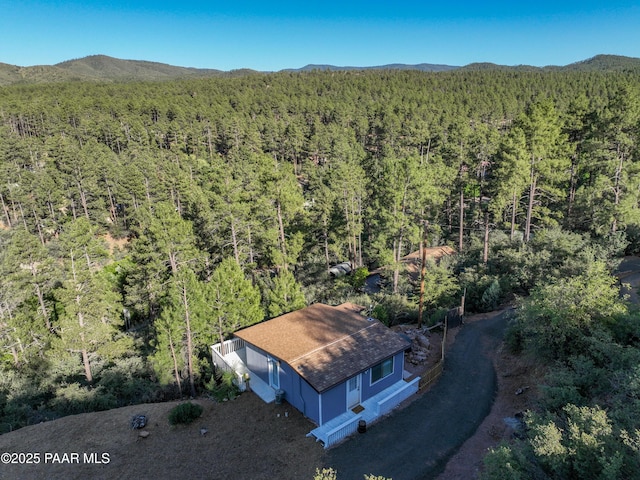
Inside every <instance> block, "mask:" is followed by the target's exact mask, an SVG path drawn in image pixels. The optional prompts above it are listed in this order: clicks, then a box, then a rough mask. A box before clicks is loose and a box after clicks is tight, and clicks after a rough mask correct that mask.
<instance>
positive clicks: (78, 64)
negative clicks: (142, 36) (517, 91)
mask: <svg viewBox="0 0 640 480" xmlns="http://www.w3.org/2000/svg"><path fill="white" fill-rule="evenodd" d="M458 69H459V70H514V71H524V72H530V71H585V72H587V71H590V72H593V71H615V72H621V71H626V72H640V58H633V57H623V56H620V55H596V56H595V57H592V58H589V59H587V60H583V61H581V62H576V63H572V64H570V65H566V66H553V65H550V66H546V67H533V66H529V65H516V66H506V65H496V64H494V63H471V64H469V65H466V66H464V67H456V66H452V65H440V64H430V63H420V64H416V65H408V64H403V63H392V64H388V65H380V66H372V67H366V66H365V67H351V66H347V67H340V66H335V65H314V64H309V65H306V66H304V67H302V68H297V69H286V70H282V71H285V72H306V71H313V70H331V71H351V70H419V71H423V72H446V71H452V70H458ZM253 73H256V72H255V71H254V70H249V69H241V70H232V71H230V72H224V71H221V70H215V69H205V68H187V67H176V66H173V65H168V64H165V63H157V62H148V61H144V60H121V59H118V58H113V57H108V56H106V55H92V56H89V57H84V58H79V59H75V60H68V61H66V62H62V63H58V64H56V65H38V66H33V67H18V66H15V65H8V64H6V63H0V86H2V85H12V84H20V83H23V84H33V83H51V82H69V81H100V82H127V81H159V80H173V79H178V78H205V77H217V76H242V75H251V74H253Z"/></svg>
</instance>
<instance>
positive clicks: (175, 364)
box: [169, 333, 182, 396]
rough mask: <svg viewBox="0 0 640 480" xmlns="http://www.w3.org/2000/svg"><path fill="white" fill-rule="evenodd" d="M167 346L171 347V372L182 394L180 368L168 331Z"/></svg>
mask: <svg viewBox="0 0 640 480" xmlns="http://www.w3.org/2000/svg"><path fill="white" fill-rule="evenodd" d="M169 348H170V349H171V359H172V360H173V374H174V375H175V376H176V383H177V384H178V391H179V392H180V396H182V382H181V381H180V369H179V368H178V357H177V356H176V349H175V347H174V345H173V337H172V336H171V333H169Z"/></svg>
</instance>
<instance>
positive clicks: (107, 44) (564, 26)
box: [0, 0, 640, 70]
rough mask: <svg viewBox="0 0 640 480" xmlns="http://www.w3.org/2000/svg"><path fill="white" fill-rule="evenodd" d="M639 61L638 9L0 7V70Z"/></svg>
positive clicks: (236, 2)
mask: <svg viewBox="0 0 640 480" xmlns="http://www.w3.org/2000/svg"><path fill="white" fill-rule="evenodd" d="M599 53H608V54H616V55H626V56H630V57H640V2H639V1H638V0H635V1H617V0H610V1H599V2H595V1H589V0H583V1H574V0H570V1H562V0H557V1H547V0H537V1H536V0H531V1H524V0H523V1H520V0H510V1H497V0H496V1H488V2H487V1H485V2H483V1H473V2H472V1H456V0H448V1H447V0H440V1H438V2H431V1H407V0H396V1H384V2H383V1H377V0H370V1H362V0H356V1H349V0H342V1H335V0H325V1H317V0H298V1H295V2H288V1H278V0H269V1H262V2H256V1H242V0H224V1H220V0H202V1H191V0H182V1H181V0H176V1H171V2H169V1H164V0H158V1H155V2H153V1H148V0H143V1H136V0H129V1H122V0H103V1H96V0H71V1H65V0H0V62H3V63H9V64H12V65H20V66H31V65H51V64H55V63H59V62H62V61H65V60H70V59H73V58H80V57H84V56H87V55H94V54H104V55H109V56H112V57H117V58H122V59H134V60H150V61H156V62H162V63H169V64H172V65H180V66H187V67H199V68H217V69H221V70H231V69H236V68H243V67H246V68H253V69H256V70H280V69H283V68H299V67H302V66H304V65H306V64H309V63H314V64H333V65H340V66H372V65H383V64H388V63H408V64H416V63H441V64H448V65H466V64H468V63H472V62H494V63H499V64H505V65H519V64H528V65H537V66H544V65H565V64H568V63H572V62H576V61H579V60H584V59H587V58H589V57H592V56H594V55H597V54H599Z"/></svg>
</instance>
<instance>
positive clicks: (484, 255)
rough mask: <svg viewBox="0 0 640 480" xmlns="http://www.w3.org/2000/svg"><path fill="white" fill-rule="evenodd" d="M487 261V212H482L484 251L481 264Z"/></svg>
mask: <svg viewBox="0 0 640 480" xmlns="http://www.w3.org/2000/svg"><path fill="white" fill-rule="evenodd" d="M488 261H489V210H487V211H486V212H484V249H483V251H482V263H484V264H485V265H486V264H487V262H488Z"/></svg>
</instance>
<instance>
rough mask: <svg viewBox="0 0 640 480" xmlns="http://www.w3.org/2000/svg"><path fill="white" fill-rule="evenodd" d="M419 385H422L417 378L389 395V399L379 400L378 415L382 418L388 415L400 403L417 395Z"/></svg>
mask: <svg viewBox="0 0 640 480" xmlns="http://www.w3.org/2000/svg"><path fill="white" fill-rule="evenodd" d="M419 383H420V377H416V378H414V379H413V380H411V381H410V382H408V383H407V384H406V385H405V386H403V387H402V388H401V389H399V390H396V391H395V392H393V393H392V394H390V395H388V396H387V397H385V398H383V399H381V400H378V402H377V408H378V412H377V414H378V415H379V416H382V415H386V414H387V413H389V412H390V411H391V410H393V409H394V408H395V407H397V406H398V404H399V403H401V402H403V401H404V400H406V399H407V398H409V397H410V396H411V395H413V394H414V393H416V392H417V391H418V384H419Z"/></svg>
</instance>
